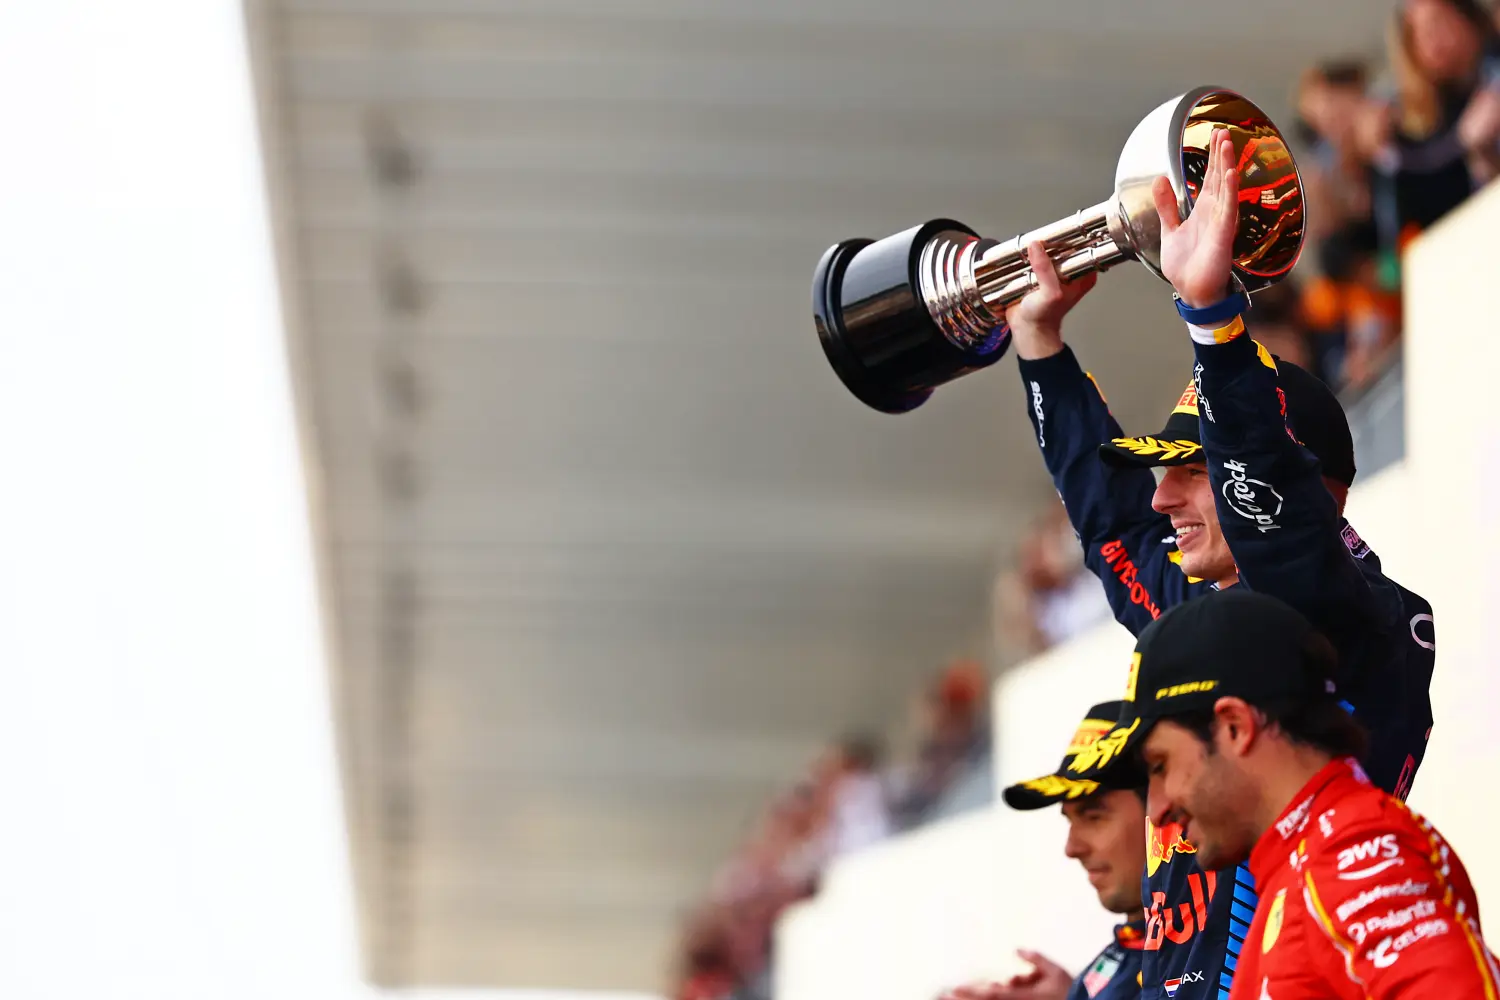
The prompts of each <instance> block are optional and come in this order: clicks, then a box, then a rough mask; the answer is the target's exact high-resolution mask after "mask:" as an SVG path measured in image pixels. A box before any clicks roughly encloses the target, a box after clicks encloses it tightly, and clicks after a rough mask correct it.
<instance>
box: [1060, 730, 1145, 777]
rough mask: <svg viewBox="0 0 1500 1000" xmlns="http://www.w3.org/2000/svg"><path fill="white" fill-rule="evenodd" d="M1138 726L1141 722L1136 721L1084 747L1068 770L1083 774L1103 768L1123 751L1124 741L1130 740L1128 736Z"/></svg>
mask: <svg viewBox="0 0 1500 1000" xmlns="http://www.w3.org/2000/svg"><path fill="white" fill-rule="evenodd" d="M1140 724H1141V720H1140V719H1136V720H1135V721H1134V722H1132V723H1131V724H1130V725H1129V726H1128V727H1126V728H1125V729H1116V730H1115V731H1114V732H1112V733H1110V734H1109V735H1108V736H1106V737H1104V738H1103V739H1101V740H1099V741H1098V742H1097V743H1095V744H1094V745H1093V746H1089V747H1084V748H1083V749H1082V750H1080V751H1079V753H1078V756H1077V757H1074V758H1073V762H1072V763H1071V764H1069V765H1068V770H1069V771H1079V772H1083V771H1092V770H1096V769H1098V768H1102V767H1104V765H1106V764H1108V763H1109V762H1110V761H1111V760H1112V759H1114V757H1115V755H1116V754H1118V753H1120V752H1121V751H1122V750H1124V749H1125V741H1126V740H1128V739H1130V734H1131V733H1133V732H1135V730H1136V727H1137V726H1139V725H1140Z"/></svg>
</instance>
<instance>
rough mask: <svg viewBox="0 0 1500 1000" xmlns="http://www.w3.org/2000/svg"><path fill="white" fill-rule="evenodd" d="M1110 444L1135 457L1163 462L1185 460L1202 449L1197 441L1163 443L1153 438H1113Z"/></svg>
mask: <svg viewBox="0 0 1500 1000" xmlns="http://www.w3.org/2000/svg"><path fill="white" fill-rule="evenodd" d="M1110 443H1111V444H1113V445H1115V446H1116V447H1118V448H1124V449H1125V450H1126V451H1128V452H1132V453H1134V454H1136V455H1146V456H1154V457H1160V458H1161V460H1162V461H1164V462H1170V461H1171V460H1173V459H1175V458H1185V457H1187V456H1188V455H1191V454H1192V453H1193V452H1195V451H1200V450H1202V448H1203V446H1202V445H1201V444H1199V443H1198V442H1197V441H1163V440H1162V439H1160V438H1154V437H1142V438H1115V439H1114V440H1113V441H1111V442H1110Z"/></svg>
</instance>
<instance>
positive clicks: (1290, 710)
mask: <svg viewBox="0 0 1500 1000" xmlns="http://www.w3.org/2000/svg"><path fill="white" fill-rule="evenodd" d="M1252 707H1254V709H1255V710H1256V711H1257V712H1259V713H1260V714H1261V715H1262V716H1264V717H1265V720H1266V724H1267V725H1270V726H1275V727H1276V729H1278V730H1279V731H1280V732H1281V734H1282V735H1283V736H1285V737H1286V738H1287V739H1289V740H1291V741H1292V742H1293V743H1301V744H1302V745H1303V746H1309V747H1312V748H1314V749H1316V750H1321V751H1323V752H1324V753H1326V754H1328V755H1329V756H1332V757H1354V758H1356V759H1359V760H1363V759H1364V756H1365V752H1366V751H1367V750H1368V749H1369V745H1370V734H1369V733H1368V732H1367V731H1366V729H1365V727H1364V726H1363V725H1362V724H1361V723H1360V722H1359V720H1358V719H1356V718H1355V717H1354V715H1353V713H1351V712H1350V711H1349V710H1348V709H1346V708H1345V707H1344V706H1343V705H1342V704H1340V703H1339V702H1338V701H1336V700H1334V698H1333V696H1331V695H1317V696H1314V697H1312V698H1278V699H1275V700H1273V701H1268V702H1266V703H1264V704H1261V705H1254V706H1252ZM1172 721H1173V722H1175V723H1177V724H1178V725H1179V726H1182V727H1183V728H1184V729H1186V730H1188V731H1189V732H1191V733H1192V734H1193V735H1194V736H1196V737H1198V739H1200V740H1202V741H1203V742H1204V743H1206V744H1208V745H1209V747H1210V748H1211V747H1212V746H1213V737H1214V731H1215V730H1216V729H1217V728H1218V719H1217V718H1215V716H1214V712H1213V709H1211V708H1203V709H1198V710H1197V711H1194V712H1189V713H1186V714H1184V715H1179V716H1174V717H1173V718H1172Z"/></svg>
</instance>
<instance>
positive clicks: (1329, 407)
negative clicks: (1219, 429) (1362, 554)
mask: <svg viewBox="0 0 1500 1000" xmlns="http://www.w3.org/2000/svg"><path fill="white" fill-rule="evenodd" d="M1257 346H1258V345H1257ZM1262 350H1264V349H1262ZM1272 357H1274V355H1272ZM1275 361H1276V381H1277V384H1278V385H1279V386H1280V388H1281V391H1282V393H1283V394H1284V395H1285V396H1286V422H1287V426H1288V427H1290V428H1291V430H1292V434H1293V435H1295V437H1296V438H1297V440H1298V441H1299V442H1300V443H1301V444H1302V445H1303V446H1304V447H1306V448H1307V450H1308V451H1310V452H1312V453H1313V454H1314V455H1316V456H1317V459H1318V462H1319V464H1320V465H1322V467H1323V475H1325V476H1327V477H1328V478H1329V479H1332V480H1335V481H1336V482H1340V483H1343V484H1344V485H1345V486H1350V485H1353V483H1354V472H1355V468H1354V435H1353V434H1352V433H1351V432H1350V430H1349V418H1348V416H1346V415H1345V414H1344V407H1343V406H1342V405H1341V404H1340V403H1339V401H1338V397H1337V396H1335V395H1334V394H1333V391H1332V390H1331V389H1329V388H1328V386H1326V385H1324V384H1323V382H1322V381H1321V380H1320V379H1319V378H1318V377H1317V376H1316V375H1313V374H1312V373H1311V372H1309V371H1307V369H1305V368H1301V367H1299V366H1297V365H1294V364H1292V363H1291V362H1290V361H1283V360H1281V359H1280V358H1276V359H1275ZM1099 457H1100V458H1102V459H1103V460H1104V461H1106V462H1109V463H1111V464H1113V465H1137V466H1148V467H1149V466H1154V465H1162V466H1166V465H1187V464H1189V463H1190V462H1201V461H1203V439H1202V438H1201V437H1200V436H1199V432H1198V390H1197V388H1196V387H1195V386H1194V385H1193V383H1192V382H1189V383H1188V387H1187V389H1186V390H1185V391H1184V392H1183V394H1182V396H1181V398H1179V399H1178V400H1177V405H1176V406H1174V407H1173V408H1172V413H1171V415H1170V416H1168V417H1167V423H1166V426H1165V427H1164V428H1163V429H1162V430H1161V431H1159V432H1157V433H1156V434H1148V435H1143V436H1141V437H1124V438H1115V439H1114V440H1112V441H1110V442H1109V443H1107V444H1101V445H1100V446H1099Z"/></svg>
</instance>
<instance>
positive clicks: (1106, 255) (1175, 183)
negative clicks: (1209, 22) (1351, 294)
mask: <svg viewBox="0 0 1500 1000" xmlns="http://www.w3.org/2000/svg"><path fill="white" fill-rule="evenodd" d="M1221 128H1222V129H1228V131H1229V133H1230V136H1231V138H1232V139H1233V141H1234V149H1235V153H1236V155H1237V156H1238V165H1237V169H1238V172H1239V175H1240V219H1239V229H1238V232H1237V234H1236V237H1235V247H1234V251H1235V254H1234V267H1235V272H1236V274H1237V275H1238V276H1239V278H1240V280H1241V281H1242V282H1243V283H1244V285H1245V287H1246V288H1247V289H1248V290H1250V291H1256V290H1258V289H1261V288H1265V287H1267V286H1268V285H1271V284H1273V283H1274V282H1276V281H1278V280H1280V279H1281V278H1283V277H1285V276H1286V275H1287V274H1288V273H1289V272H1290V271H1291V269H1292V266H1293V265H1294V264H1295V263H1296V262H1297V258H1298V256H1299V255H1300V253H1301V251H1302V237H1303V233H1304V231H1305V225H1304V219H1303V214H1302V184H1301V178H1300V176H1299V175H1298V173H1297V165H1296V162H1295V161H1294V159H1293V157H1292V153H1291V150H1290V149H1288V148H1287V145H1286V141H1285V139H1284V138H1283V137H1282V135H1281V132H1280V131H1279V130H1278V129H1277V127H1276V125H1275V123H1274V122H1272V121H1271V119H1270V118H1269V117H1268V116H1267V115H1266V113H1265V112H1264V111H1262V110H1261V109H1260V108H1259V107H1257V106H1256V105H1255V104H1254V103H1252V102H1251V101H1250V100H1249V99H1248V98H1246V97H1245V96H1243V95H1241V94H1237V93H1234V92H1233V91H1228V90H1224V89H1222V88H1218V87H1199V88H1197V89H1196V90H1192V91H1189V92H1188V93H1186V94H1183V95H1181V96H1179V97H1176V98H1173V99H1172V100H1170V101H1166V102H1164V103H1163V104H1161V105H1160V106H1159V107H1157V108H1156V109H1155V110H1153V111H1152V112H1151V113H1150V114H1148V115H1147V116H1146V117H1145V118H1143V119H1142V120H1141V122H1140V124H1138V125H1137V126H1136V128H1135V129H1134V131H1133V132H1132V133H1131V137H1130V139H1128V140H1126V143H1125V147H1124V149H1123V150H1122V151H1121V154H1120V159H1119V162H1118V164H1117V166H1116V169H1115V193H1114V197H1113V198H1112V199H1110V200H1108V201H1104V202H1101V203H1100V204H1098V205H1095V206H1094V207H1093V208H1089V209H1085V210H1084V211H1082V212H1078V213H1076V214H1074V215H1072V216H1069V217H1068V218H1066V219H1061V220H1059V221H1057V222H1054V223H1051V224H1050V225H1046V226H1042V227H1040V228H1038V229H1033V230H1031V231H1030V232H1028V233H1024V234H1022V235H1020V236H1016V237H1014V238H1012V239H1010V240H1008V241H1006V242H1004V243H1000V244H998V245H996V246H993V247H991V248H989V249H987V250H985V251H984V252H983V253H982V254H979V255H975V254H962V253H959V254H948V255H945V256H944V258H943V259H944V260H945V261H946V262H947V263H948V264H949V265H950V266H951V267H953V268H954V269H955V273H954V274H952V275H951V276H949V277H948V278H947V279H946V280H945V281H944V282H942V283H941V284H942V286H943V287H948V288H951V287H960V288H965V289H972V292H971V298H972V299H973V301H971V302H969V303H965V304H963V305H959V304H957V303H954V302H952V301H951V300H950V299H949V298H948V297H946V296H939V297H937V298H928V299H927V305H928V308H929V309H930V310H931V311H932V314H933V317H934V319H936V318H937V317H938V316H939V315H948V314H950V313H953V312H956V311H959V310H967V311H968V312H970V313H973V314H979V315H989V316H994V317H1002V316H1003V315H1004V310H1005V307H1006V306H1008V305H1010V304H1011V303H1012V302H1015V301H1017V300H1018V299H1020V298H1021V297H1022V296H1024V295H1026V294H1027V293H1028V292H1030V291H1032V290H1033V289H1034V288H1036V275H1035V274H1034V273H1033V272H1032V270H1031V267H1030V265H1029V264H1028V263H1027V262H1026V247H1027V246H1028V245H1029V244H1031V243H1032V242H1035V241H1041V243H1042V245H1043V247H1044V248H1045V249H1046V251H1047V256H1048V257H1050V258H1052V260H1053V262H1054V263H1055V264H1056V265H1057V268H1058V271H1059V273H1060V274H1061V275H1062V277H1063V278H1064V279H1065V280H1067V279H1072V278H1076V277H1079V276H1081V275H1084V274H1089V273H1091V272H1096V271H1097V272H1102V271H1107V270H1108V269H1110V268H1111V267H1114V266H1115V265H1116V264H1119V263H1121V262H1122V261H1126V260H1139V261H1141V262H1142V263H1144V264H1146V266H1147V267H1148V268H1149V269H1150V270H1151V271H1152V272H1153V273H1154V274H1156V275H1158V276H1160V275H1161V265H1160V260H1161V225H1160V220H1159V218H1158V217H1157V213H1156V205H1155V201H1154V200H1153V199H1152V197H1151V185H1152V184H1153V183H1154V181H1155V179H1156V178H1157V177H1161V176H1165V177H1167V178H1168V179H1170V180H1171V182H1172V187H1173V189H1174V190H1176V191H1177V192H1178V200H1179V210H1180V211H1181V213H1182V216H1183V217H1184V218H1185V217H1186V216H1187V214H1188V212H1189V211H1191V209H1192V203H1193V200H1194V199H1195V198H1196V197H1197V189H1198V183H1199V182H1200V181H1201V180H1202V178H1203V170H1204V167H1205V165H1206V162H1207V149H1208V143H1209V140H1210V138H1211V136H1212V135H1213V133H1214V131H1215V130H1216V129H1221ZM973 339H974V334H973V333H972V332H970V333H966V334H965V343H966V344H967V343H970V342H972V341H973Z"/></svg>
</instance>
